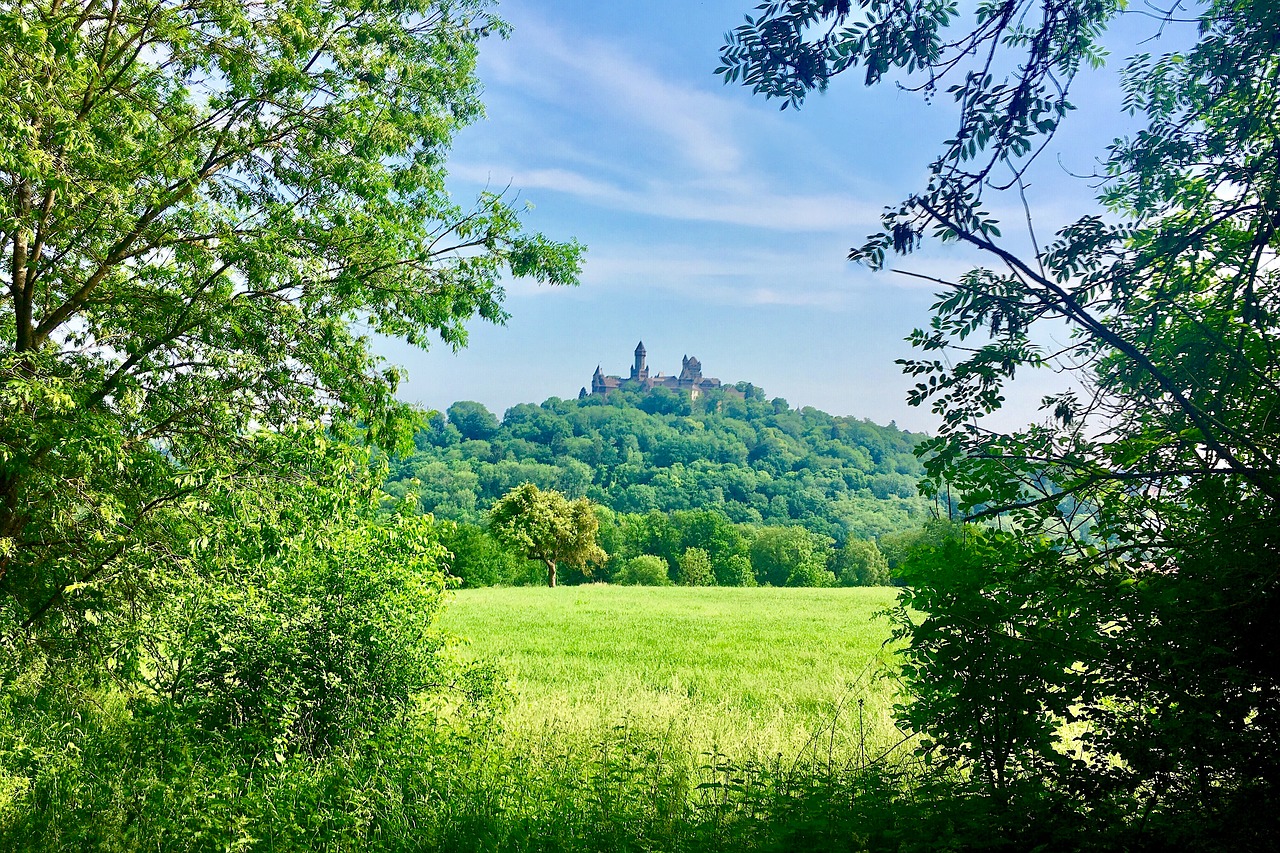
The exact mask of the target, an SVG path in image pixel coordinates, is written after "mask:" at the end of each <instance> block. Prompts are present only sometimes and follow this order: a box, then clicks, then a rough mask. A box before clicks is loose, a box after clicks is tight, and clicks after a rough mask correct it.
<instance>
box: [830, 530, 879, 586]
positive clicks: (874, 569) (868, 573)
mask: <svg viewBox="0 0 1280 853" xmlns="http://www.w3.org/2000/svg"><path fill="white" fill-rule="evenodd" d="M831 569H832V571H834V572H835V575H836V577H837V578H839V580H840V585H841V586H886V585H887V584H888V583H889V561H888V560H886V559H885V557H884V554H882V553H880V549H879V548H878V547H876V543H874V542H864V541H862V540H860V539H850V540H849V541H848V542H846V543H844V547H843V548H841V549H840V550H839V551H836V552H835V553H834V555H833V556H832V560H831Z"/></svg>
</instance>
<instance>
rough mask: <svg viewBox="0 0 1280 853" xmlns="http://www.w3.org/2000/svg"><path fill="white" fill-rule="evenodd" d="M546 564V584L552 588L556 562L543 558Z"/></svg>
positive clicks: (554, 579)
mask: <svg viewBox="0 0 1280 853" xmlns="http://www.w3.org/2000/svg"><path fill="white" fill-rule="evenodd" d="M543 562H544V563H546V564H547V586H549V587H551V588H552V589H554V588H555V585H556V564H555V561H554V560H543Z"/></svg>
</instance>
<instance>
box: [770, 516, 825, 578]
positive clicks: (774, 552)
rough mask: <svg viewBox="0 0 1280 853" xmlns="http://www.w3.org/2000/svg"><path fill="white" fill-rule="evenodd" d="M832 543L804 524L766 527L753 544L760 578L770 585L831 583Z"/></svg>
mask: <svg viewBox="0 0 1280 853" xmlns="http://www.w3.org/2000/svg"><path fill="white" fill-rule="evenodd" d="M827 547H828V543H827V542H824V541H823V540H822V539H821V538H819V537H818V536H816V535H814V534H812V533H810V532H809V531H807V530H805V529H804V528H802V527H766V528H763V529H761V530H760V531H759V532H758V533H757V534H756V537H755V540H754V541H753V542H752V543H751V566H752V568H753V569H754V570H755V574H756V579H757V580H758V581H759V582H760V583H761V584H768V585H769V586H831V585H833V584H834V583H835V577H834V576H832V575H831V573H830V572H828V571H827V566H826V559H825V554H826V550H827Z"/></svg>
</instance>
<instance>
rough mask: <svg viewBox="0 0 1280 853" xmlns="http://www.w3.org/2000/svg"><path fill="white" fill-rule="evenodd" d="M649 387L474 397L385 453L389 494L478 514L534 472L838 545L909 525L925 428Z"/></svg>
mask: <svg viewBox="0 0 1280 853" xmlns="http://www.w3.org/2000/svg"><path fill="white" fill-rule="evenodd" d="M738 388H739V390H741V391H742V392H743V393H744V395H745V399H738V398H736V397H733V396H730V395H726V394H723V393H718V392H712V393H708V394H705V395H703V396H700V397H699V398H698V399H696V400H691V399H690V398H689V396H688V395H686V394H683V393H679V392H673V391H668V390H666V389H657V390H655V391H652V392H650V393H648V394H641V393H635V392H625V391H623V392H614V393H611V394H610V395H609V397H608V398H607V399H606V398H604V397H599V396H588V397H584V398H581V399H578V400H562V399H559V398H555V397H553V398H551V399H549V400H547V401H546V402H544V403H543V404H542V405H533V404H521V405H517V406H513V407H511V408H510V409H508V410H507V411H506V413H505V414H504V416H503V418H502V420H501V421H499V420H498V418H497V417H496V416H495V415H494V414H493V413H492V412H490V411H489V410H488V409H486V408H485V407H484V406H483V405H482V404H480V403H475V402H465V401H464V402H459V403H454V404H453V405H452V406H450V407H449V409H448V411H447V412H446V413H444V414H437V415H435V416H434V417H433V418H432V419H431V421H430V424H429V426H428V428H426V429H424V430H422V431H421V432H420V433H419V434H418V436H417V438H416V447H417V450H416V452H414V453H412V454H411V455H408V456H404V457H401V458H397V459H393V460H391V468H390V476H389V478H388V482H387V485H386V490H387V491H388V492H389V493H390V494H392V495H395V496H397V497H400V496H403V495H405V494H406V493H410V492H412V493H415V494H417V495H418V500H419V503H420V505H421V507H422V509H423V511H424V512H431V513H434V514H435V515H436V517H437V518H441V519H448V520H453V521H459V522H466V523H470V524H483V523H484V519H485V514H486V513H487V511H488V510H489V508H490V507H491V506H492V505H493V502H494V501H495V500H497V499H498V498H499V497H501V496H502V495H503V494H505V493H506V492H507V491H509V490H510V489H511V488H513V487H515V486H517V485H519V484H521V483H525V482H531V483H534V484H535V485H537V486H539V487H540V488H543V489H556V490H558V491H560V492H562V493H564V494H565V495H566V496H568V497H570V498H577V497H587V498H590V499H591V500H592V501H594V502H596V503H598V504H601V505H603V506H605V507H608V508H609V509H611V510H613V511H614V512H616V513H623V514H627V515H635V514H639V515H644V514H646V513H649V512H651V511H655V510H656V511H658V512H661V513H672V512H676V511H681V510H685V511H687V510H714V511H715V512H717V513H719V514H721V515H723V516H724V517H725V518H726V519H727V520H728V521H730V522H733V523H735V524H745V525H754V526H796V525H798V526H801V527H803V528H805V529H806V530H809V531H811V532H812V533H815V534H818V535H819V536H820V537H828V538H829V539H830V540H832V541H833V542H834V543H835V545H836V546H837V547H842V546H843V545H844V543H845V542H846V541H848V540H849V539H860V540H868V539H874V538H877V537H880V536H883V535H885V534H889V533H894V532H900V531H904V530H910V529H914V528H917V527H919V526H920V524H922V523H923V521H924V520H925V519H926V518H927V517H928V515H929V512H928V510H929V509H931V508H932V505H931V504H928V503H927V502H926V501H925V500H924V499H923V498H921V497H920V496H919V495H918V494H917V493H916V483H917V480H918V479H919V477H920V475H921V471H922V469H921V465H920V462H919V460H918V459H917V458H916V457H915V455H914V453H913V450H914V449H915V447H916V445H917V444H918V443H919V441H920V440H922V438H923V436H920V435H913V434H912V433H909V432H904V431H902V430H899V429H898V428H897V427H896V426H894V425H890V426H879V425H877V424H874V423H871V422H870V421H867V420H862V419H858V418H852V417H836V416H833V415H829V414H827V413H826V412H821V411H818V410H817V409H813V408H808V407H806V408H803V409H792V408H791V407H790V406H789V405H788V403H787V401H786V400H783V399H782V398H775V399H772V400H767V399H765V395H764V392H763V391H762V390H761V389H759V388H757V387H755V386H752V385H749V384H747V383H741V384H740V385H739V386H738Z"/></svg>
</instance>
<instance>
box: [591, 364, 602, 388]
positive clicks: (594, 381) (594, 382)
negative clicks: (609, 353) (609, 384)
mask: <svg viewBox="0 0 1280 853" xmlns="http://www.w3.org/2000/svg"><path fill="white" fill-rule="evenodd" d="M604 391H605V383H604V371H603V370H601V369H600V365H598V364H597V365H596V372H595V374H594V375H593V376H592V377H591V393H592V394H603V393H604Z"/></svg>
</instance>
